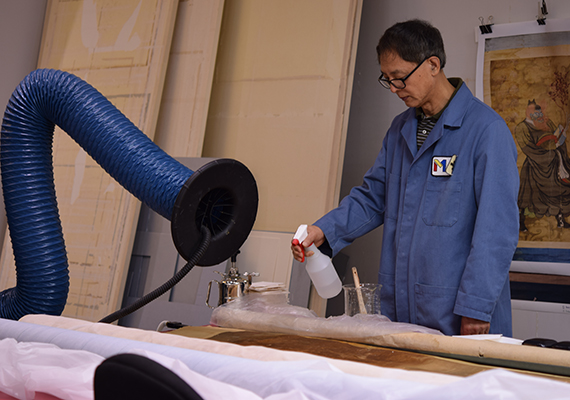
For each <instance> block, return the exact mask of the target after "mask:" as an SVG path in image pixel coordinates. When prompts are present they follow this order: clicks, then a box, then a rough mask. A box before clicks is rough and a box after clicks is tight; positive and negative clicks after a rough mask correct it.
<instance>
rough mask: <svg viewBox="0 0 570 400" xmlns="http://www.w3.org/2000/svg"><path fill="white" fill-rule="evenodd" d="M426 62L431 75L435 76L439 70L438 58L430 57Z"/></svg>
mask: <svg viewBox="0 0 570 400" xmlns="http://www.w3.org/2000/svg"><path fill="white" fill-rule="evenodd" d="M427 62H428V64H429V66H430V68H431V71H432V74H434V75H435V74H437V73H438V72H439V70H440V69H441V68H440V67H441V63H440V61H439V58H438V57H436V56H433V57H430V58H428V60H427Z"/></svg>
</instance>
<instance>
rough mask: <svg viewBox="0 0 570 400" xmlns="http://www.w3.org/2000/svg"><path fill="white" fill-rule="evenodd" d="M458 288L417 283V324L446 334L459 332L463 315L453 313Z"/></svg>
mask: <svg viewBox="0 0 570 400" xmlns="http://www.w3.org/2000/svg"><path fill="white" fill-rule="evenodd" d="M458 290H459V289H458V288H456V287H445V286H431V285H423V284H420V283H416V284H415V302H416V324H418V325H422V326H427V327H429V328H433V329H438V330H440V331H441V332H442V333H444V334H446V335H456V334H458V333H459V329H460V326H461V317H460V316H458V315H455V314H454V313H453V308H454V306H455V298H456V297H457V291H458Z"/></svg>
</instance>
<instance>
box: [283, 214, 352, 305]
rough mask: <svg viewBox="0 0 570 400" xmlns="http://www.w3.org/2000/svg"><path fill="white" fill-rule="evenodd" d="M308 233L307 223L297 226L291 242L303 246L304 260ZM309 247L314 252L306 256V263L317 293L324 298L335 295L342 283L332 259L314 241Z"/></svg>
mask: <svg viewBox="0 0 570 400" xmlns="http://www.w3.org/2000/svg"><path fill="white" fill-rule="evenodd" d="M307 235H308V234H307V225H301V226H299V228H297V232H296V233H295V236H293V241H292V242H291V243H293V245H294V246H301V249H302V250H303V261H305V248H304V247H303V240H305V239H306V238H307ZM308 249H309V250H311V251H312V252H313V253H314V254H313V255H312V256H308V257H307V258H306V259H307V264H306V265H305V268H306V269H307V273H308V274H309V277H310V278H311V281H313V285H314V286H315V289H317V293H318V294H319V296H321V297H322V298H323V299H330V298H331V297H335V296H336V295H337V294H339V293H340V291H341V290H342V283H341V282H340V278H339V277H338V274H337V273H336V270H335V269H334V265H333V264H332V262H331V259H330V258H329V257H327V256H326V255H324V254H323V253H321V252H320V251H319V249H317V246H315V244H314V243H312V244H311V245H310V246H309V247H308Z"/></svg>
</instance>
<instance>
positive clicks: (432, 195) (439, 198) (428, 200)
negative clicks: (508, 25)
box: [422, 181, 461, 227]
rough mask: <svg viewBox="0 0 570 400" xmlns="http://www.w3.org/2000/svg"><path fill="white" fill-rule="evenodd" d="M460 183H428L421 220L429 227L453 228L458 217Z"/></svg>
mask: <svg viewBox="0 0 570 400" xmlns="http://www.w3.org/2000/svg"><path fill="white" fill-rule="evenodd" d="M460 194H461V182H450V181H447V182H428V183H427V185H426V193H425V197H424V206H423V213H422V219H423V221H424V223H425V224H426V225H429V226H444V227H445V226H446V227H450V226H453V225H454V224H455V223H456V222H457V219H458V217H459V207H460V201H461V198H460Z"/></svg>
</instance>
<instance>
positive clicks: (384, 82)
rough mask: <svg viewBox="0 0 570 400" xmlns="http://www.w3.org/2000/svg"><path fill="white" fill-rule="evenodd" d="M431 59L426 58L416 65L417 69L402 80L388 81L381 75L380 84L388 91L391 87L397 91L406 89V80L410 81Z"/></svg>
mask: <svg viewBox="0 0 570 400" xmlns="http://www.w3.org/2000/svg"><path fill="white" fill-rule="evenodd" d="M430 57H431V56H430ZM430 57H426V58H424V59H423V61H422V62H421V63H419V64H418V65H416V68H414V69H413V70H412V72H410V73H409V74H408V75H406V76H404V77H403V78H401V79H389V80H388V79H386V78H384V74H381V75H380V76H379V77H378V83H380V84H381V85H382V86H383V87H385V88H386V89H390V85H392V86H394V87H395V88H396V89H404V88H405V87H406V79H408V78H409V77H410V76H412V74H413V73H414V72H416V70H417V69H418V68H419V67H420V65H422V64H423V63H424V62H425V61H426V60H427V59H428V58H430Z"/></svg>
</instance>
